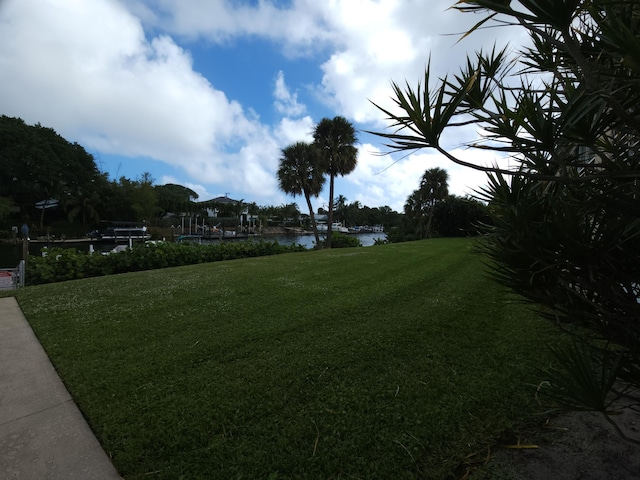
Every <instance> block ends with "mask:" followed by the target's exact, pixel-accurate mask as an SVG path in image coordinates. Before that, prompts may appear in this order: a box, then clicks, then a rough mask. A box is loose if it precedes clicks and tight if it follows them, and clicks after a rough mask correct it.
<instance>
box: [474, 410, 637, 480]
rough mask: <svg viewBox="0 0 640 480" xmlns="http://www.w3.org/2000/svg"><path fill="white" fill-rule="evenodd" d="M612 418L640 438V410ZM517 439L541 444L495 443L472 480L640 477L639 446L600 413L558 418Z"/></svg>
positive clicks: (623, 429) (630, 433) (519, 442)
mask: <svg viewBox="0 0 640 480" xmlns="http://www.w3.org/2000/svg"><path fill="white" fill-rule="evenodd" d="M612 418H613V419H614V420H615V422H616V423H617V424H618V425H619V426H620V428H621V430H622V431H623V432H624V434H625V435H627V436H629V437H631V438H634V439H636V440H640V413H638V412H637V411H633V410H629V409H627V410H624V411H622V412H621V413H620V414H618V415H615V416H613V417H612ZM513 443H514V444H515V445H521V446H526V445H535V446H537V448H518V449H515V448H505V447H504V446H499V447H494V449H493V452H492V455H491V458H490V460H489V462H488V464H487V465H486V466H485V467H484V468H480V469H478V470H476V471H475V472H473V473H472V474H471V475H470V477H469V478H471V479H473V480H475V479H494V480H496V479H505V480H506V479H509V480H549V479H557V480H611V479H616V480H618V479H620V480H634V479H640V446H638V445H635V444H633V443H631V442H628V441H625V440H624V439H622V438H621V437H620V436H619V435H618V434H617V433H616V432H615V430H614V428H613V427H612V426H611V425H610V424H609V423H608V422H607V421H606V419H605V418H604V417H603V416H602V415H601V414H600V413H597V412H571V413H567V414H563V415H560V416H558V417H553V418H551V419H549V420H548V422H547V423H546V424H545V425H544V427H542V428H538V429H534V430H531V431H530V432H527V433H526V434H521V435H520V436H518V437H517V438H515V439H514V442H513Z"/></svg>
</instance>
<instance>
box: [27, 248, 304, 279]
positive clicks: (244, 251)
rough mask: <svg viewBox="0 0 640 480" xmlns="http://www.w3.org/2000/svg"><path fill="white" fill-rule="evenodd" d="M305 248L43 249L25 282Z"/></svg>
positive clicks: (29, 267) (31, 263)
mask: <svg viewBox="0 0 640 480" xmlns="http://www.w3.org/2000/svg"><path fill="white" fill-rule="evenodd" d="M305 250H306V248H305V247H304V246H302V245H299V244H293V245H280V244H279V243H278V242H265V241H260V242H222V243H219V244H207V245H198V244H193V243H167V242H161V243H156V244H152V243H148V244H139V245H134V246H133V248H127V249H126V250H125V251H122V252H116V253H110V254H108V255H103V254H100V253H97V252H94V253H93V254H90V253H87V252H80V251H78V250H76V249H73V248H64V249H63V248H51V249H43V251H44V252H45V253H46V255H44V256H40V257H38V256H31V257H29V261H28V262H27V272H26V283H27V285H37V284H42V283H52V282H62V281H65V280H76V279H80V278H88V277H99V276H102V275H112V274H116V273H126V272H135V271H140V270H154V269H158V268H167V267H179V266H182V265H193V264H197V263H208V262H217V261H221V260H234V259H238V258H246V257H260V256H266V255H277V254H280V253H289V252H302V251H305Z"/></svg>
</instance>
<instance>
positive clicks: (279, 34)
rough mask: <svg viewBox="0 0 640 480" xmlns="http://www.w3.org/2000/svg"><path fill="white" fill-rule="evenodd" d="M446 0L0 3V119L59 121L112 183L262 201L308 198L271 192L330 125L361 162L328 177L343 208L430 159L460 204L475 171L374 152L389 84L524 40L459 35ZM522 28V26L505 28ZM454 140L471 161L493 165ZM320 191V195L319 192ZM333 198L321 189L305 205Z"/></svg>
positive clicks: (394, 185)
mask: <svg viewBox="0 0 640 480" xmlns="http://www.w3.org/2000/svg"><path fill="white" fill-rule="evenodd" d="M453 3H454V1H453V0H419V1H409V0H326V1H318V0H291V1H269V0H256V1H223V0H209V1H205V0H180V1H178V0H127V1H126V2H125V1H119V0H91V1H86V0H85V1H81V0H0V114H4V115H8V116H14V117H20V118H22V119H24V120H25V121H26V122H27V123H29V124H33V123H38V122H39V123H41V124H42V125H44V126H48V127H51V128H54V129H55V130H56V131H57V132H58V133H60V134H61V135H62V136H64V137H65V138H67V139H68V140H70V141H73V142H78V143H80V144H81V145H82V146H84V147H85V148H86V150H87V151H88V152H90V153H92V154H93V155H94V156H95V158H96V163H97V164H98V166H99V168H101V170H102V171H104V172H107V173H108V174H109V175H110V177H111V178H117V177H119V176H126V177H128V178H131V179H135V178H138V177H140V176H141V175H142V173H143V172H149V173H150V174H151V176H152V177H153V178H154V179H155V182H156V183H157V184H163V183H179V184H182V185H185V186H188V187H189V188H192V189H193V190H194V191H196V192H197V193H198V194H199V196H200V199H201V200H206V199H209V198H213V197H216V196H219V195H224V194H228V195H229V196H230V197H232V198H236V199H243V200H245V201H247V202H256V203H258V204H259V205H279V204H282V203H289V202H291V201H296V202H297V203H298V204H299V205H300V206H301V210H302V211H306V206H305V205H304V201H303V200H302V199H300V198H295V199H293V198H291V197H288V196H286V195H285V194H284V193H282V192H280V191H279V190H278V187H277V181H276V177H275V173H276V170H277V166H278V160H279V158H280V151H281V149H282V148H284V147H286V146H287V145H289V144H291V143H293V142H295V141H300V140H302V141H305V140H306V141H310V140H311V132H312V131H313V127H314V125H315V124H316V123H317V122H318V121H320V120H321V119H322V118H323V117H329V118H331V117H333V116H336V115H342V116H344V117H346V118H347V119H348V120H350V121H351V122H352V123H353V124H354V126H355V127H356V128H357V129H358V130H359V131H360V133H359V144H358V151H359V153H358V167H357V168H356V170H355V171H354V172H353V173H352V174H350V175H348V176H346V177H344V178H341V179H339V180H338V181H337V183H336V195H339V194H340V195H344V196H345V197H346V198H347V199H348V200H349V201H350V202H353V201H355V200H358V201H360V202H361V203H362V204H363V205H368V206H370V207H377V206H382V205H389V206H391V207H392V208H393V209H395V210H397V211H401V210H402V206H403V204H404V202H405V200H406V198H407V196H408V195H409V194H410V193H411V192H412V191H413V190H415V189H416V188H417V185H418V181H419V178H420V176H421V175H422V173H424V171H425V170H426V169H428V168H433V167H436V166H439V167H442V168H445V169H446V170H447V171H448V172H449V176H450V182H449V185H450V191H451V192H452V193H455V194H458V195H464V194H467V193H470V192H472V191H473V189H475V188H478V187H479V186H481V185H483V184H484V183H485V176H484V174H483V173H480V172H477V171H474V170H470V169H465V168H462V167H457V166H455V165H454V164H452V163H450V162H448V161H447V160H446V159H444V158H442V157H441V156H440V155H437V154H434V153H432V152H429V151H421V152H417V153H415V154H412V155H408V156H400V155H383V153H385V147H384V146H383V145H382V142H381V139H380V138H378V137H375V136H372V135H368V134H366V133H364V130H376V131H382V130H384V129H385V128H386V124H385V121H384V116H383V115H382V114H381V112H379V111H378V110H376V109H375V108H374V107H373V106H372V105H371V103H370V100H372V101H375V102H376V103H378V104H381V105H383V106H387V107H391V103H390V96H391V93H392V92H391V88H390V83H391V81H396V82H400V83H404V81H405V80H407V81H409V83H410V84H412V85H416V84H417V82H418V81H419V80H420V79H421V78H422V76H423V74H424V70H425V67H426V65H427V62H428V61H429V58H431V69H432V73H433V75H436V76H444V75H445V74H447V73H455V72H457V70H458V66H459V65H461V64H462V62H463V61H464V58H465V54H466V51H467V50H474V49H477V48H479V47H480V46H483V45H484V46H491V45H492V44H493V43H494V42H497V43H498V44H499V45H501V44H503V43H504V42H507V41H511V42H512V43H518V40H519V39H518V37H511V38H510V37H509V35H510V33H509V30H504V29H502V30H501V31H500V37H499V38H497V39H496V38H494V36H495V34H496V31H495V30H487V31H484V32H480V33H478V34H477V35H474V36H473V37H470V38H469V39H467V40H464V41H462V42H459V43H458V42H457V40H458V38H459V37H458V36H457V35H454V34H457V33H461V32H463V31H465V30H466V29H468V28H469V27H470V26H471V25H472V24H473V23H475V22H476V21H477V20H478V17H476V16H474V15H470V14H461V13H459V12H456V11H453V10H450V9H448V7H450V6H451V5H452V4H453ZM512 34H513V35H516V34H517V32H515V31H514V32H512ZM474 136H477V134H476V132H473V131H470V130H467V131H464V130H463V131H460V132H454V133H452V134H450V135H448V136H447V137H446V139H445V141H446V145H447V147H448V148H449V149H450V150H451V151H454V152H455V153H456V154H457V155H459V156H460V157H461V158H464V159H466V160H472V161H474V162H476V163H478V164H491V163H494V162H496V161H498V159H496V158H494V157H493V156H491V154H488V153H482V152H472V151H468V150H462V149H460V148H459V147H460V146H461V145H462V142H463V141H464V140H469V139H473V138H474ZM327 190H328V189H327ZM327 202H328V192H327V191H324V192H322V194H321V196H320V197H319V198H318V199H317V200H315V201H314V206H315V207H316V208H317V207H319V206H323V205H325V204H326V203H327Z"/></svg>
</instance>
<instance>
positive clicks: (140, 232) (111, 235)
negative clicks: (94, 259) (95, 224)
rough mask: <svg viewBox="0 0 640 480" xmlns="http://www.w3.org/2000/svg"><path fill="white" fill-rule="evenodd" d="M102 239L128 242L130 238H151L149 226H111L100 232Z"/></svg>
mask: <svg viewBox="0 0 640 480" xmlns="http://www.w3.org/2000/svg"><path fill="white" fill-rule="evenodd" d="M100 239H101V240H104V241H108V242H109V241H111V242H128V241H129V240H134V241H136V240H150V239H151V234H149V233H148V232H147V227H134V228H131V227H122V228H121V227H111V228H107V229H106V230H105V231H104V232H102V233H101V234H100Z"/></svg>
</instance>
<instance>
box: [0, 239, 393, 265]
mask: <svg viewBox="0 0 640 480" xmlns="http://www.w3.org/2000/svg"><path fill="white" fill-rule="evenodd" d="M350 236H351V235H350ZM352 236H354V237H356V238H357V239H358V240H360V243H361V244H362V246H363V247H370V246H371V245H374V244H375V242H376V240H377V239H382V240H384V239H385V238H387V237H386V235H385V234H384V233H361V234H355V235H352ZM252 240H254V241H260V240H265V241H269V242H274V241H276V242H278V243H279V244H281V245H291V244H294V243H298V244H300V245H304V246H305V247H306V248H313V246H314V244H315V237H314V236H313V235H263V236H262V237H254V238H252ZM223 241H224V242H238V241H243V240H241V239H238V240H234V239H231V240H223ZM218 242H219V240H214V241H213V242H211V243H218ZM205 243H206V242H205ZM89 245H90V243H89V242H83V243H72V242H69V243H67V244H63V245H60V244H56V245H54V246H55V247H63V248H75V249H77V250H82V251H89ZM45 246H46V245H45V244H42V243H37V244H36V243H30V244H29V255H40V251H41V250H42V248H43V247H45ZM94 248H95V249H96V250H99V249H102V248H108V249H110V248H113V245H105V244H96V245H94ZM21 259H22V243H18V244H5V243H0V268H14V267H16V266H17V265H18V263H20V260H21Z"/></svg>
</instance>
